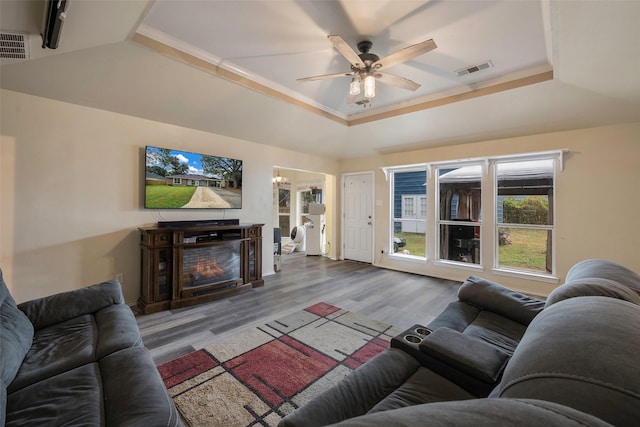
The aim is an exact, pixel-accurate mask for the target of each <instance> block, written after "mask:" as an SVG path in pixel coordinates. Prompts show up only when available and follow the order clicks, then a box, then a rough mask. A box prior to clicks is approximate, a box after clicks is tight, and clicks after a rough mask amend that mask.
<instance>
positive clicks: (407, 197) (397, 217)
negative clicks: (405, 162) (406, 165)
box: [390, 167, 427, 257]
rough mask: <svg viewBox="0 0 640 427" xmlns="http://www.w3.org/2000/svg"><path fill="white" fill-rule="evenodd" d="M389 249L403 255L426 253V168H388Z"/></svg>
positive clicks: (423, 255) (420, 255) (422, 255)
mask: <svg viewBox="0 0 640 427" xmlns="http://www.w3.org/2000/svg"><path fill="white" fill-rule="evenodd" d="M390 177H391V180H390V181H391V183H392V184H391V189H392V191H391V205H392V209H393V213H392V215H393V221H392V228H391V241H392V247H391V253H395V254H398V255H402V256H417V257H425V256H426V232H427V186H426V183H427V173H426V168H425V167H422V168H420V169H415V168H414V169H396V170H391V171H390Z"/></svg>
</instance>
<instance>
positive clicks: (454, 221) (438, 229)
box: [433, 159, 487, 270]
mask: <svg viewBox="0 0 640 427" xmlns="http://www.w3.org/2000/svg"><path fill="white" fill-rule="evenodd" d="M468 166H479V167H480V175H479V180H480V182H479V184H480V200H479V202H480V206H479V212H478V219H477V220H476V221H474V220H473V219H468V220H461V219H459V218H457V215H456V217H455V218H453V215H452V218H450V219H442V218H441V212H442V210H441V203H442V202H441V195H440V185H441V181H440V179H441V176H442V175H444V174H440V170H442V169H452V171H453V170H457V169H460V168H463V167H468ZM433 172H434V173H433V175H434V177H435V178H434V182H435V190H434V192H435V194H436V196H437V197H436V199H435V221H434V222H435V244H436V250H435V256H434V262H435V263H437V264H439V265H452V266H456V267H460V268H465V269H471V270H483V267H482V261H483V258H484V257H483V254H482V234H483V233H482V230H483V227H482V225H483V221H482V218H483V215H482V212H483V209H485V208H484V206H485V205H486V200H485V199H486V197H487V196H484V197H483V195H484V194H485V191H484V186H485V178H484V177H485V175H486V174H487V164H486V161H484V160H483V159H476V160H468V161H456V162H439V163H437V164H435V165H434V168H433ZM456 196H458V195H457V193H456V194H454V195H453V196H452V201H453V199H454V198H456ZM458 197H459V196H458ZM456 200H458V199H456ZM457 203H459V200H458V201H457V202H456V205H457ZM442 226H462V227H474V228H475V227H477V228H478V230H479V231H478V233H477V239H478V243H477V245H476V244H475V243H474V247H473V248H470V251H473V252H474V253H473V258H472V259H473V261H475V258H476V257H477V258H478V262H466V261H458V260H453V259H447V258H442ZM475 235H476V233H475V230H474V237H473V240H475V239H476V237H475ZM476 254H477V255H476ZM465 259H466V258H465Z"/></svg>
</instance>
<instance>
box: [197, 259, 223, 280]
mask: <svg viewBox="0 0 640 427" xmlns="http://www.w3.org/2000/svg"><path fill="white" fill-rule="evenodd" d="M223 274H224V270H223V269H222V268H221V267H220V265H219V264H218V260H216V259H214V260H213V261H211V262H208V261H198V263H197V265H196V267H195V269H194V270H193V271H192V273H191V274H190V276H191V279H192V281H193V282H199V281H203V280H208V279H213V278H215V277H220V276H222V275H223Z"/></svg>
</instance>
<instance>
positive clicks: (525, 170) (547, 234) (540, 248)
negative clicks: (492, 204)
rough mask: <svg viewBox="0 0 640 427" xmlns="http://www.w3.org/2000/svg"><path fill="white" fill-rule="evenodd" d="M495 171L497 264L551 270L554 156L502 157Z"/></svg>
mask: <svg viewBox="0 0 640 427" xmlns="http://www.w3.org/2000/svg"><path fill="white" fill-rule="evenodd" d="M495 175H496V187H497V189H496V194H497V197H496V237H497V245H496V247H497V248H498V250H497V259H496V268H499V269H508V270H517V271H522V272H528V273H538V274H539V273H543V274H548V273H552V272H553V256H552V255H553V254H552V247H553V244H552V242H553V233H554V226H553V193H554V159H553V158H546V159H536V160H523V161H501V162H496V164H495Z"/></svg>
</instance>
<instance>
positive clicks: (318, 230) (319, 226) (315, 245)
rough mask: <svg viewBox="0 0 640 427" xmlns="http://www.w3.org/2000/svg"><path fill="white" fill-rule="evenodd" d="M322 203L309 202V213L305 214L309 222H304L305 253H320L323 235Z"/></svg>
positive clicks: (323, 210)
mask: <svg viewBox="0 0 640 427" xmlns="http://www.w3.org/2000/svg"><path fill="white" fill-rule="evenodd" d="M325 209H326V207H325V205H324V204H322V203H309V214H308V215H305V216H306V217H307V218H309V220H311V222H308V223H306V224H305V228H306V230H305V231H306V235H305V243H306V252H307V255H322V247H323V240H324V239H323V237H324V226H325V224H324V212H325Z"/></svg>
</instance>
